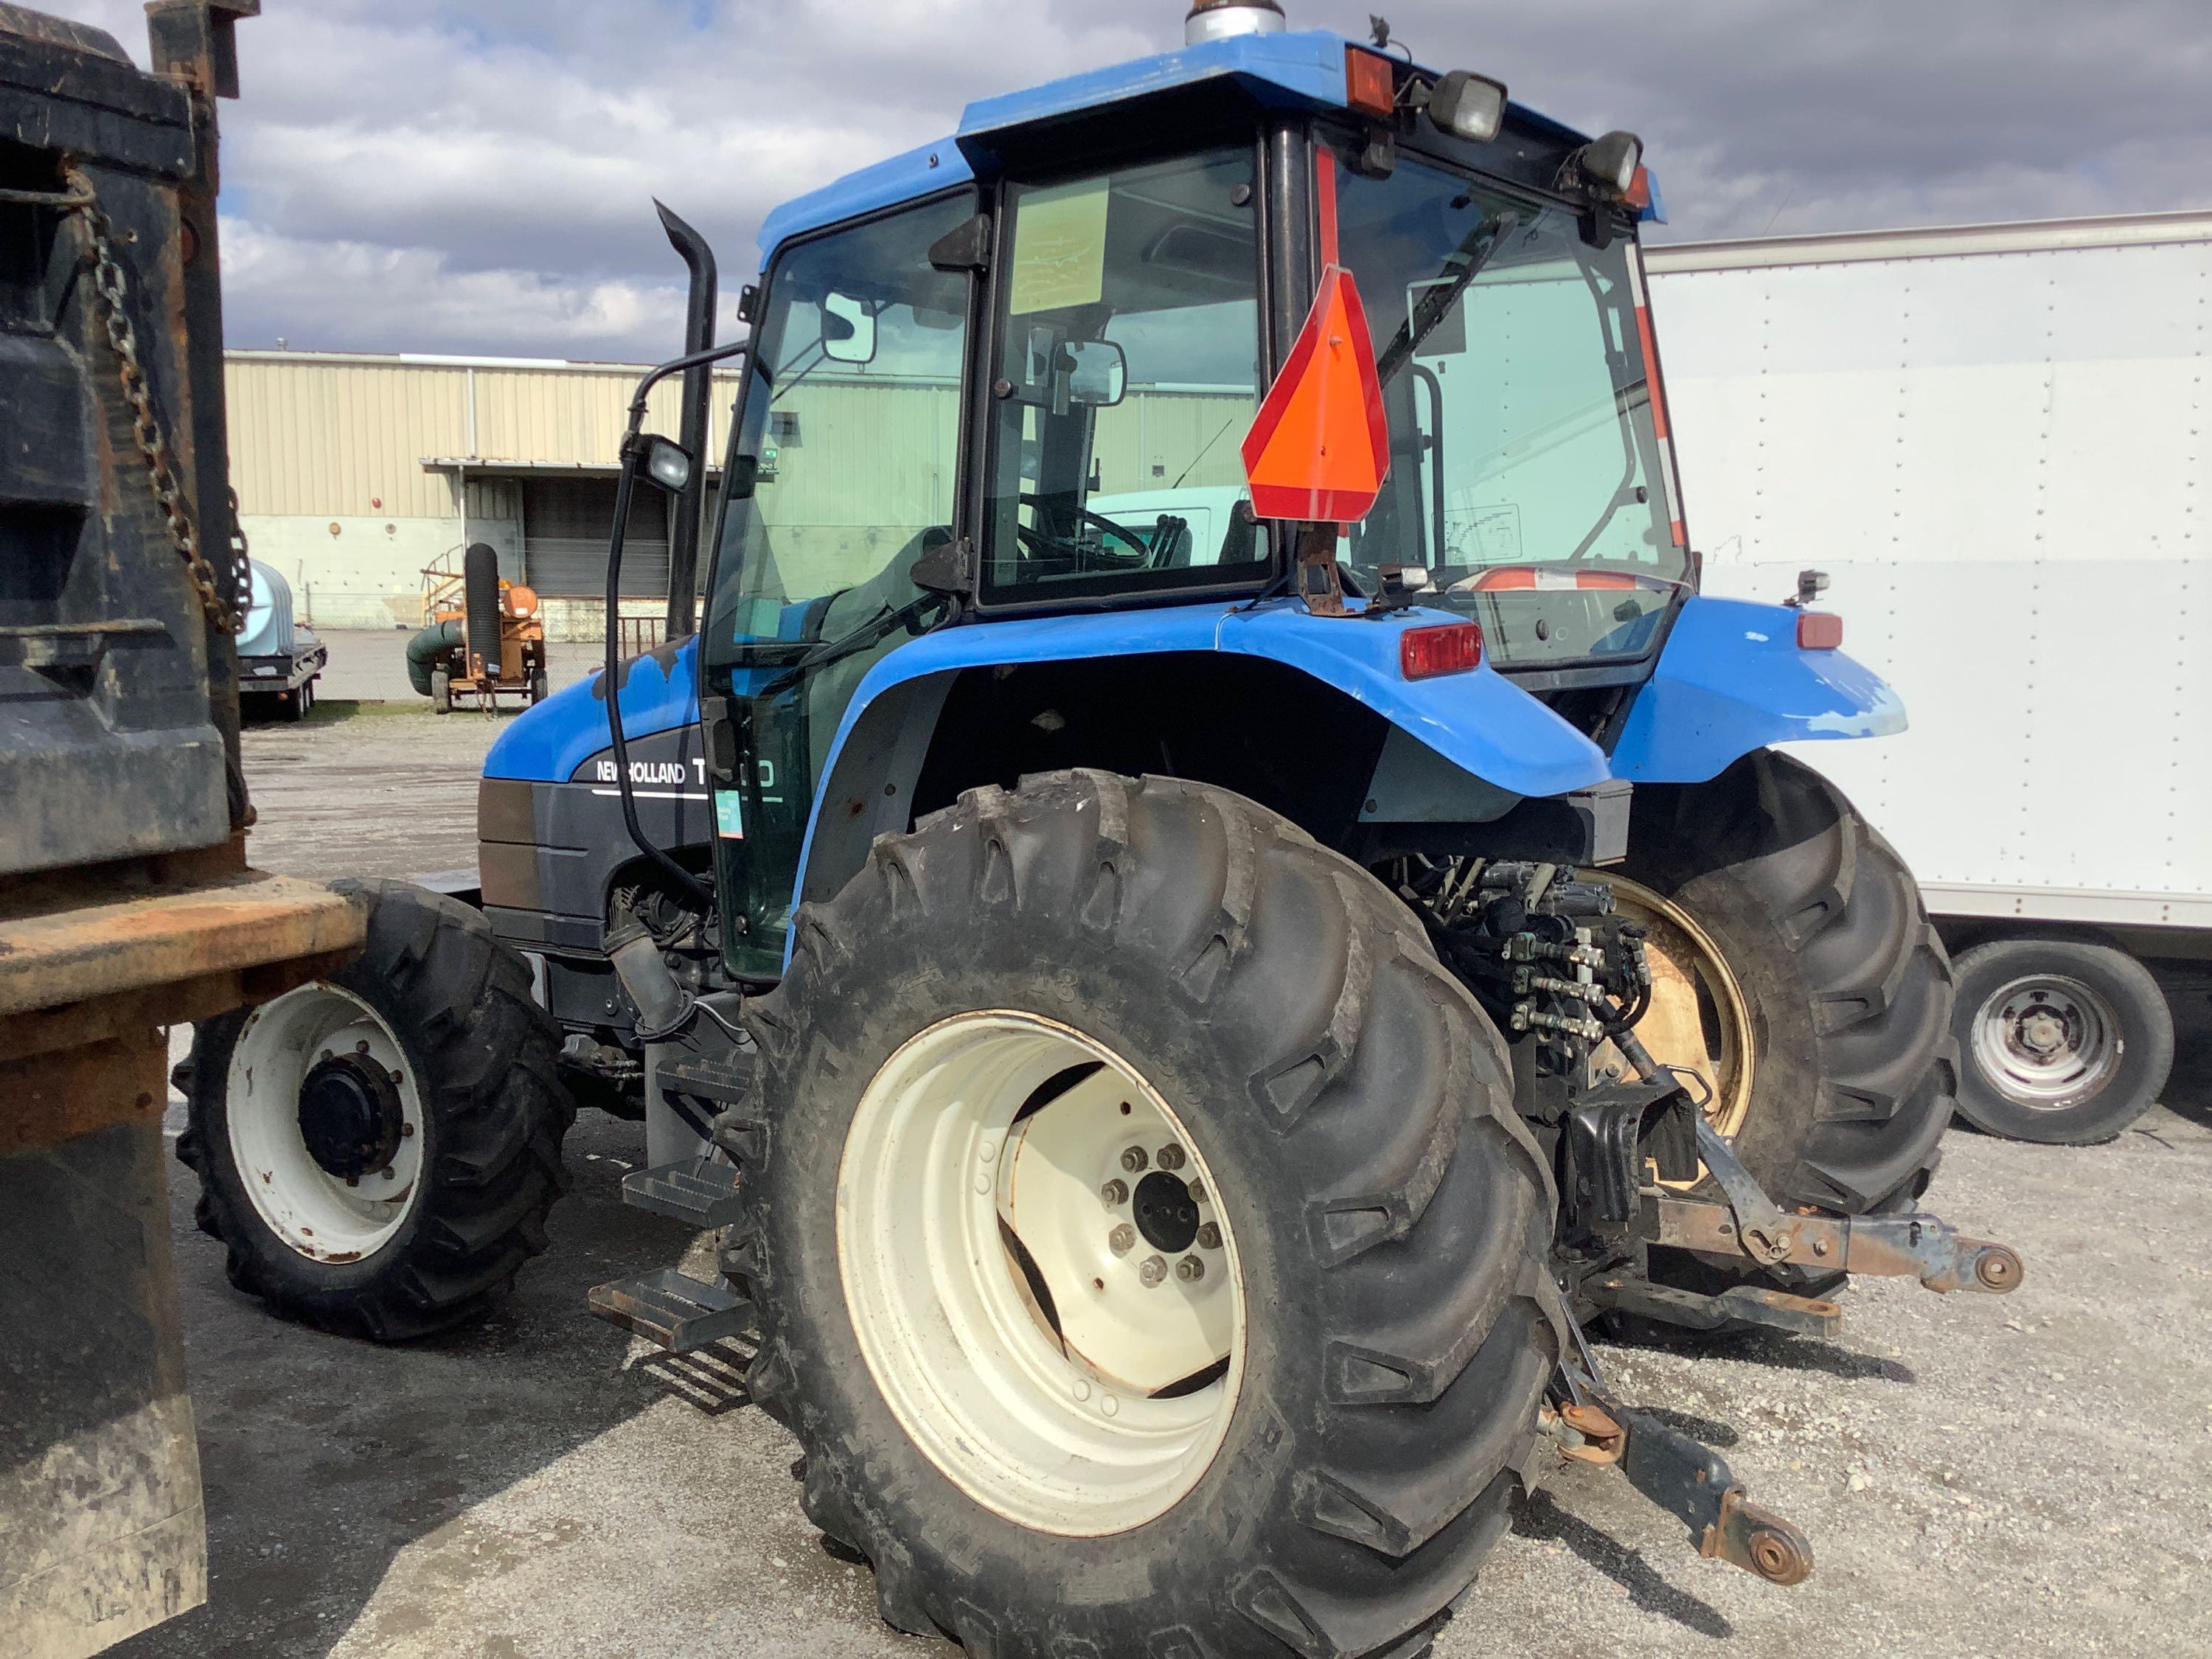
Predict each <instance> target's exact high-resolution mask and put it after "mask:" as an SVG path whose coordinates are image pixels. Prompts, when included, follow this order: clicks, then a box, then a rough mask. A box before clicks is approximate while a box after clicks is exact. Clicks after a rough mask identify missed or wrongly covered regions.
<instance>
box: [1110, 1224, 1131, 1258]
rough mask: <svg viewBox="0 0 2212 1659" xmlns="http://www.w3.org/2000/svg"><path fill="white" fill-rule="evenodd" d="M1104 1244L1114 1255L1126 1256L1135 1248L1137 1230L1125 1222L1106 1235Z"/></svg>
mask: <svg viewBox="0 0 2212 1659" xmlns="http://www.w3.org/2000/svg"><path fill="white" fill-rule="evenodd" d="M1106 1243H1107V1246H1108V1248H1109V1249H1111V1250H1112V1251H1113V1252H1114V1254H1115V1255H1128V1254H1129V1252H1130V1251H1131V1250H1133V1249H1135V1248H1136V1244H1137V1230H1136V1229H1135V1228H1134V1227H1132V1226H1131V1225H1129V1224H1128V1223H1127V1222H1126V1221H1125V1222H1123V1223H1122V1224H1121V1225H1120V1226H1118V1227H1116V1228H1115V1229H1114V1231H1112V1232H1110V1233H1109V1234H1107V1235H1106Z"/></svg>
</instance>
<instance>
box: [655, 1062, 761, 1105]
mask: <svg viewBox="0 0 2212 1659" xmlns="http://www.w3.org/2000/svg"><path fill="white" fill-rule="evenodd" d="M738 1056H739V1057H738V1060H735V1061H734V1062H733V1061H732V1060H708V1059H707V1058H706V1057H705V1056H703V1055H701V1054H685V1055H684V1056H683V1057H682V1058H680V1059H678V1058H674V1057H671V1058H669V1059H666V1060H662V1061H661V1062H660V1063H659V1066H657V1067H656V1068H655V1073H656V1076H655V1080H656V1081H657V1082H658V1083H659V1085H660V1086H661V1087H662V1088H664V1089H671V1090H673V1091H676V1092H677V1093H678V1094H683V1095H690V1096H691V1097H693V1098H694V1099H696V1100H710V1101H714V1102H717V1103H720V1104H721V1105H724V1106H742V1105H743V1104H744V1103H745V1101H746V1099H747V1098H748V1097H750V1094H751V1092H752V1086H753V1068H752V1065H751V1060H752V1051H751V1050H750V1049H749V1048H747V1049H740V1050H738Z"/></svg>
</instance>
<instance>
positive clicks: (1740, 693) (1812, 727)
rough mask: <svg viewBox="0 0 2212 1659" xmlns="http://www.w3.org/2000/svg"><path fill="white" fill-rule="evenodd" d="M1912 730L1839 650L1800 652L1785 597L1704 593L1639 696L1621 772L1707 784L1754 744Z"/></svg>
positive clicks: (1624, 739)
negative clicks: (1754, 599)
mask: <svg viewBox="0 0 2212 1659" xmlns="http://www.w3.org/2000/svg"><path fill="white" fill-rule="evenodd" d="M1903 730H1905V704H1904V703H1903V702H1900V701H1899V698H1898V696H1897V693H1896V692H1894V691H1893V690H1890V689H1889V686H1888V684H1887V683H1886V682H1885V681H1884V680H1883V679H1882V678H1881V676H1880V675H1878V674H1876V673H1875V672H1874V671H1872V670H1871V669H1869V668H1867V667H1866V666H1864V665H1863V664H1860V663H1857V662H1854V661H1853V660H1852V659H1850V658H1849V657H1847V656H1845V655H1844V653H1842V652H1840V651H1801V650H1800V649H1798V647H1797V613H1796V611H1792V610H1790V608H1789V607H1788V606H1786V605H1753V604H1750V603H1748V602H1747V601H1745V600H1742V599H1708V598H1705V597H1704V596H1702V595H1699V596H1697V597H1693V598H1692V599H1686V600H1684V601H1683V604H1682V608H1681V611H1680V612H1679V613H1678V614H1677V615H1676V617H1675V619H1674V628H1673V629H1672V630H1671V631H1670V632H1669V633H1668V636H1667V644H1666V647H1665V648H1664V649H1663V650H1662V651H1661V652H1660V653H1659V663H1658V666H1657V667H1656V669H1655V670H1654V671H1653V672H1652V676H1651V678H1650V680H1649V681H1647V682H1646V683H1645V684H1644V689H1643V690H1640V691H1638V693H1637V694H1636V702H1635V703H1634V705H1633V706H1632V708H1630V710H1629V714H1628V720H1627V723H1626V725H1625V726H1623V727H1622V728H1621V733H1620V742H1619V743H1618V744H1614V745H1613V776H1615V777H1617V778H1626V779H1627V780H1629V781H1631V782H1634V783H1703V782H1704V781H1705V780H1706V779H1708V778H1712V777H1717V776H1718V775H1720V774H1721V773H1723V772H1724V771H1726V770H1727V769H1728V768H1729V766H1730V765H1731V764H1733V763H1735V762H1736V761H1738V760H1741V758H1742V757H1744V756H1746V755H1747V754H1749V753H1750V752H1751V751H1752V750H1754V749H1764V748H1765V747H1766V746H1767V745H1768V744H1777V743H1804V742H1807V741H1810V740H1813V739H1818V738H1880V737H1887V736H1888V735H1890V734H1891V733H1892V732H1902V731H1903Z"/></svg>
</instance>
